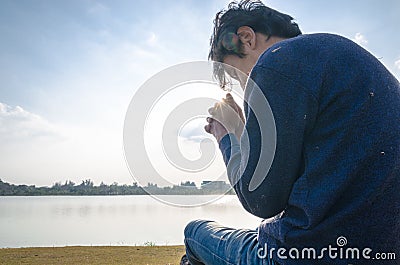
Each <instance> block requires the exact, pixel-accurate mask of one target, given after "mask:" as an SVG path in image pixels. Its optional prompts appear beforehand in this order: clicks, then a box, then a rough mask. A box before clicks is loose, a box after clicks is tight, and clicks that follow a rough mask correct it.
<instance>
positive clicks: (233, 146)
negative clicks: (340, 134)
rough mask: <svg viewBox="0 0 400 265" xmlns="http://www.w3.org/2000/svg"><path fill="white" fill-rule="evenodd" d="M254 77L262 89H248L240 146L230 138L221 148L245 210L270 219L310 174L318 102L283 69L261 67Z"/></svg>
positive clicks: (233, 184) (222, 143)
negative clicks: (310, 138)
mask: <svg viewBox="0 0 400 265" xmlns="http://www.w3.org/2000/svg"><path fill="white" fill-rule="evenodd" d="M251 79H252V80H253V81H254V83H255V84H256V85H248V86H247V88H246V95H245V101H246V102H245V104H244V110H245V115H246V124H245V130H244V133H243V134H242V136H241V139H240V143H239V142H238V141H237V140H236V138H235V137H234V135H231V134H228V135H226V136H225V137H224V138H223V139H221V141H220V144H219V147H220V149H221V152H222V155H223V157H224V161H225V164H226V166H227V174H228V178H229V181H230V183H231V185H232V186H233V187H234V189H235V191H236V194H237V196H238V197H239V200H240V202H241V204H242V205H243V207H244V208H245V209H246V210H247V211H248V212H250V213H252V214H254V215H256V216H258V217H261V218H270V217H272V216H275V215H276V214H279V213H280V212H281V211H283V210H284V209H285V207H286V205H287V203H288V199H289V196H290V192H291V189H292V186H293V184H294V182H295V181H296V179H297V178H298V177H299V176H300V175H301V174H302V173H303V171H304V168H303V167H304V159H306V158H305V157H303V143H304V141H305V140H306V137H307V131H308V130H309V129H310V128H311V126H312V124H313V122H314V120H315V116H316V113H317V109H318V104H317V101H316V97H315V96H314V95H313V94H312V93H311V92H310V91H307V89H306V88H304V87H303V86H302V85H301V82H298V81H295V80H292V79H291V78H289V77H288V76H287V75H285V74H283V73H281V72H279V71H278V70H275V69H272V68H269V67H264V66H260V65H258V66H256V67H254V69H253V71H252V74H251ZM262 99H265V100H264V101H263V100H262ZM265 102H267V104H266V105H265ZM263 104H264V106H263ZM268 112H269V113H271V115H268ZM265 119H270V120H269V121H265ZM252 182H253V183H252Z"/></svg>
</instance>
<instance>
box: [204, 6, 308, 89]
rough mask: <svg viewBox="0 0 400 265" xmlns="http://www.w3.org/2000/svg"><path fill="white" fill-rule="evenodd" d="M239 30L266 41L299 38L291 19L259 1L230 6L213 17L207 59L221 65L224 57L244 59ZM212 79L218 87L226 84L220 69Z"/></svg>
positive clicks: (295, 25)
mask: <svg viewBox="0 0 400 265" xmlns="http://www.w3.org/2000/svg"><path fill="white" fill-rule="evenodd" d="M242 26H248V27H250V28H252V29H253V30H254V32H258V33H262V34H265V35H266V36H267V37H268V38H270V37H271V36H276V37H281V38H293V37H296V36H298V35H300V34H301V31H300V29H299V26H298V25H297V23H295V22H294V21H293V17H291V16H289V15H287V14H283V13H280V12H278V11H276V10H274V9H272V8H269V7H267V6H265V5H264V4H263V3H262V2H261V1H252V0H243V1H241V2H239V3H237V2H231V3H230V4H229V5H228V9H227V10H221V11H220V12H218V13H217V14H216V16H215V20H214V32H213V34H212V36H211V40H210V45H211V49H210V53H209V55H208V58H209V59H210V60H213V61H217V62H222V61H223V59H224V57H225V56H227V55H236V56H239V57H241V58H242V57H244V56H245V55H244V54H243V52H242V51H241V47H242V42H241V41H240V38H239V37H238V36H237V34H236V33H237V30H238V29H239V28H240V27H242ZM217 68H218V67H217ZM214 75H215V76H216V78H217V79H218V80H219V82H220V84H221V86H224V85H225V83H226V82H225V77H224V76H222V75H225V73H224V71H223V69H219V70H218V69H216V68H214Z"/></svg>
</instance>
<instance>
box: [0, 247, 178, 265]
mask: <svg viewBox="0 0 400 265" xmlns="http://www.w3.org/2000/svg"><path fill="white" fill-rule="evenodd" d="M184 253H185V247H184V246H183V245H176V246H65V247H21V248H0V264H10V265H13V264H32V265H39V264H71V265H72V264H110V265H114V264H115V265H116V264H135V265H146V264H147V265H166V264H170V265H172V264H179V261H180V259H181V257H182V255H183V254H184Z"/></svg>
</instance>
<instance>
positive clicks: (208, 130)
mask: <svg viewBox="0 0 400 265" xmlns="http://www.w3.org/2000/svg"><path fill="white" fill-rule="evenodd" d="M204 130H205V131H206V132H207V133H211V124H207V125H206V126H204Z"/></svg>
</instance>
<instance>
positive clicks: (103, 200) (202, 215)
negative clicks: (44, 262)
mask: <svg viewBox="0 0 400 265" xmlns="http://www.w3.org/2000/svg"><path fill="white" fill-rule="evenodd" d="M158 197H159V198H161V200H166V201H174V200H175V201H179V200H185V201H190V200H194V201H195V200H196V199H198V197H199V196H173V195H165V196H158ZM202 199H204V200H207V199H211V197H209V198H207V196H202ZM194 219H209V220H215V221H218V222H220V223H221V224H223V225H226V226H230V227H235V228H250V229H255V228H256V227H257V226H258V224H259V223H260V219H259V218H257V217H254V216H252V215H250V214H249V213H247V212H246V211H245V210H244V209H243V207H242V206H241V205H240V203H239V201H238V199H237V197H236V196H234V195H226V196H223V197H221V198H220V199H218V200H217V201H215V202H213V203H210V204H206V205H203V206H200V207H191V208H190V207H176V206H171V205H167V204H165V203H162V202H160V201H159V200H156V199H154V198H152V197H150V196H37V197H25V196H21V197H13V196H2V197H0V247H2V248H4V247H37V246H72V245H88V246H90V245H93V246H94V245H96V246H99V245H113V246H116V245H144V244H145V243H146V242H151V243H155V244H156V245H182V244H183V229H184V227H185V225H186V224H187V223H188V222H189V221H191V220H194Z"/></svg>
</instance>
